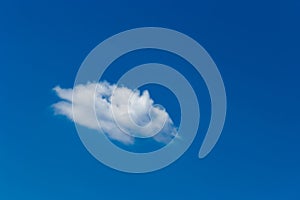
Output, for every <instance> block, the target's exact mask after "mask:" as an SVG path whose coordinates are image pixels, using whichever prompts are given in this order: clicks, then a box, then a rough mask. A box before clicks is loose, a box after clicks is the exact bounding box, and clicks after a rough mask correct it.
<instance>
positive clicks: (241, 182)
mask: <svg viewBox="0 0 300 200" xmlns="http://www.w3.org/2000/svg"><path fill="white" fill-rule="evenodd" d="M299 9H300V5H299V3H298V2H297V1H296V0H294V1H288V2H287V1H281V2H280V1H277V0H275V1H257V0H254V1H253V0H252V1H237V0H236V1H234V0H228V1H216V0H211V1H158V0H152V1H109V3H108V2H101V1H81V2H79V1H43V2H40V1H6V2H1V3H0V45H1V46H0V57H1V68H0V69H1V84H0V91H1V96H0V110H1V117H0V124H1V126H0V199H30V200H35V199H37V200H40V199H45V200H46V199H57V200H59V199H64V200H65V199H147V200H148V199H208V200H211V199H217V200H219V199H230V200H233V199H237V200H240V199H244V200H246V199H249V200H253V199H264V200H265V199H273V200H275V199H300V195H299V188H300V183H299V181H300V172H299V168H300V156H299V152H300V144H299V140H300V135H299V133H300V128H299V124H300V123H299V112H300V109H299V108H300V107H299V100H300V95H299V73H300V69H299V67H300V66H299V52H300V51H299V50H300V49H299V45H300V44H299V35H300V31H299V30H300V29H299V19H300V18H299V17H300V15H299ZM144 26H159V27H166V28H171V29H175V30H178V31H181V32H183V33H185V34H187V35H189V36H191V37H192V38H194V39H195V40H197V41H198V42H199V43H200V44H202V45H203V46H204V47H205V48H206V50H207V51H208V52H209V53H210V55H211V56H212V57H213V59H214V60H215V62H216V64H217V65H218V67H219V70H220V72H221V74H222V76H223V80H224V82H225V85H226V90H227V95H228V115H227V120H226V125H225V127H224V131H223V134H222V136H221V138H220V140H219V142H218V144H217V146H216V147H215V149H214V150H213V151H212V152H211V153H210V154H209V156H208V157H206V158H205V159H204V160H199V159H198V158H197V153H198V149H199V147H200V145H201V142H202V139H203V136H204V133H205V124H206V125H207V124H208V120H207V118H209V112H208V111H209V109H207V108H206V106H204V109H203V110H204V114H203V115H202V119H203V123H204V126H203V128H202V129H201V130H202V131H201V130H200V131H199V137H197V138H196V140H195V141H194V143H193V145H192V146H191V148H190V149H189V150H188V151H187V152H186V154H185V155H184V156H183V157H181V158H180V159H179V160H178V161H177V162H175V163H173V164H172V165H170V166H169V167H167V168H165V169H163V170H160V171H156V172H154V173H149V174H126V173H122V172H118V171H115V170H113V169H110V168H108V167H106V166H104V165H102V164H101V163H99V162H98V161H97V160H95V159H94V158H93V157H92V156H91V155H90V154H89V153H88V152H87V151H86V149H85V148H84V146H83V145H82V144H81V141H80V140H79V138H78V136H77V133H76V130H75V127H74V124H73V123H72V122H70V121H68V120H67V119H66V118H65V117H57V116H53V111H52V109H51V107H50V106H51V104H53V103H55V102H56V101H58V98H57V97H56V96H55V94H54V93H53V91H52V88H53V87H54V86H56V85H61V86H62V87H72V85H73V81H74V78H75V75H76V72H77V70H78V68H79V66H80V64H81V62H82V61H83V59H84V58H85V57H86V55H87V54H88V53H89V52H90V51H91V50H92V49H93V48H94V47H95V46H96V45H97V44H98V43H100V42H101V41H103V40H105V39H106V38H107V37H109V36H111V35H114V34H116V33H118V32H121V31H124V30H127V29H131V28H136V27H144ZM138 55H139V53H138V54H137V55H135V56H136V57H137V56H138ZM154 55H156V56H157V52H152V53H150V54H148V56H147V55H144V57H142V58H141V57H140V58H139V59H140V60H143V59H145V60H144V61H145V62H146V61H147V59H149V58H151V59H152V57H154ZM140 56H141V55H140ZM156 58H159V57H156ZM124 59H125V58H124ZM136 59H137V58H134V59H127V60H126V59H125V60H123V61H122V62H123V64H124V63H125V64H126V63H127V65H129V64H130V63H131V61H132V60H134V61H135V60H136ZM130 60H131V61H130ZM158 60H159V59H158ZM163 60H164V61H168V59H163ZM174 61H175V58H174V59H170V62H171V64H172V63H173V64H174V65H176V63H177V62H174ZM120 62H121V61H120ZM122 62H121V63H122ZM178 62H181V61H178ZM111 73H112V74H114V72H113V71H112V72H111ZM115 73H116V74H117V73H118V70H117V68H115ZM183 73H186V74H190V75H192V74H191V73H190V72H189V71H185V72H183ZM108 76H109V75H108ZM109 77H111V78H112V79H113V78H114V76H113V75H111V76H109ZM197 87H199V88H200V89H201V88H202V86H201V84H199V86H197ZM201 91H202V90H201ZM201 94H202V93H201ZM203 94H204V96H205V95H207V94H206V93H205V90H203ZM154 96H155V95H154ZM200 96H201V95H200ZM206 99H207V98H206ZM204 105H205V103H204ZM175 107H176V106H175ZM171 112H172V111H171ZM174 113H175V114H174ZM201 114H202V113H201ZM172 115H173V117H175V118H176V112H174V111H173V114H172ZM174 115H175V116H174ZM177 118H178V117H177ZM205 119H206V120H205ZM201 123H202V121H201Z"/></svg>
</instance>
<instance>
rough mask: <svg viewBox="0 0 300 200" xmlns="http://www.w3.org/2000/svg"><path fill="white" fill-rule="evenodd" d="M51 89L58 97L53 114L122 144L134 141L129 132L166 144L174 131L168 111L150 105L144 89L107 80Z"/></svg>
mask: <svg viewBox="0 0 300 200" xmlns="http://www.w3.org/2000/svg"><path fill="white" fill-rule="evenodd" d="M54 91H55V92H56V94H57V95H58V97H59V98H61V101H59V102H58V103H55V104H53V108H54V111H55V113H56V114H60V115H64V116H66V117H68V118H69V119H70V120H72V121H74V122H75V123H77V124H79V125H81V126H84V127H87V128H89V129H93V130H97V131H98V132H99V133H101V134H106V135H107V136H108V137H109V138H110V139H112V140H116V141H119V142H121V143H123V144H134V141H135V137H133V135H134V136H138V137H152V136H153V137H152V138H153V139H154V140H155V141H157V142H160V143H168V142H169V141H170V140H171V139H172V138H173V137H174V136H175V135H176V134H177V130H176V127H175V126H174V124H173V122H172V120H171V118H170V116H169V114H168V113H167V112H166V111H165V110H164V109H162V108H161V107H158V106H155V105H154V101H153V100H152V99H151V98H150V95H149V92H148V91H144V92H143V93H141V92H140V91H138V90H134V91H133V90H131V89H129V88H126V87H119V86H117V85H111V84H109V83H108V82H99V83H87V84H84V85H83V84H82V85H77V86H75V87H74V88H73V89H63V88H61V87H59V86H57V87H55V88H54Z"/></svg>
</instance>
